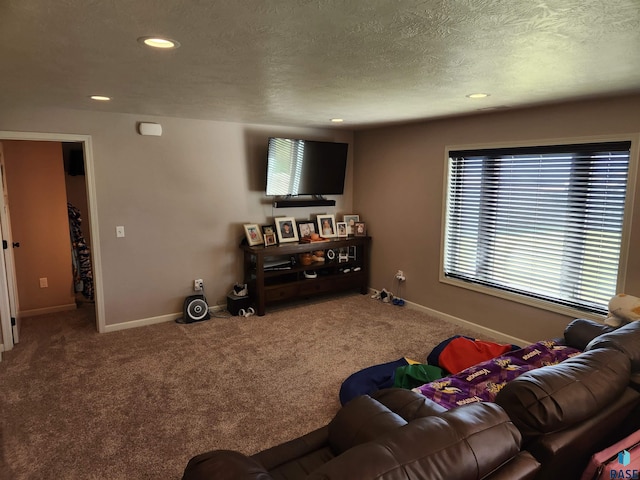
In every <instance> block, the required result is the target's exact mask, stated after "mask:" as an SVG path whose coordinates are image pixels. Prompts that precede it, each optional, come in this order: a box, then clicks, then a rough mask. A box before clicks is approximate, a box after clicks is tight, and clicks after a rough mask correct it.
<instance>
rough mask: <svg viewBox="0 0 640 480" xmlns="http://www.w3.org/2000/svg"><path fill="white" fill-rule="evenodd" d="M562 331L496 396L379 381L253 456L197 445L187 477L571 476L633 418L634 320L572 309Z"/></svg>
mask: <svg viewBox="0 0 640 480" xmlns="http://www.w3.org/2000/svg"><path fill="white" fill-rule="evenodd" d="M564 338H565V341H566V343H567V344H569V345H571V346H574V347H575V348H579V349H581V350H584V352H583V353H581V354H580V355H578V356H576V357H573V358H570V359H568V360H565V361H564V362H562V363H560V364H558V365H553V366H547V367H543V368H539V369H536V370H532V371H530V372H527V373H525V374H523V375H521V376H519V377H517V378H516V379H515V380H512V381H511V382H509V383H508V384H507V385H506V386H505V387H504V388H503V389H502V390H501V391H500V393H499V394H498V396H497V397H496V400H495V403H474V404H469V405H465V406H461V407H457V408H454V409H452V410H449V411H444V409H443V407H441V406H439V405H437V404H436V403H434V402H432V401H430V400H429V399H427V398H425V397H423V396H422V395H419V394H417V393H415V392H412V391H409V390H401V389H385V390H381V391H379V392H376V393H375V394H372V395H371V397H369V396H362V397H358V398H356V399H354V400H352V401H351V402H349V403H348V404H347V405H345V406H344V407H343V408H342V409H341V410H340V411H338V413H337V414H336V416H335V417H334V419H333V420H332V421H331V422H330V423H329V424H328V425H327V426H325V427H323V428H320V429H318V430H316V431H314V432H311V433H309V434H307V435H305V436H303V437H300V438H297V439H294V440H292V441H290V442H287V443H284V444H282V445H278V446H276V447H273V448H270V449H268V450H265V451H262V452H259V453H257V454H255V455H253V456H245V455H243V454H241V453H239V452H232V451H225V450H217V451H212V452H207V453H203V454H201V455H198V456H196V457H193V458H192V459H191V460H190V461H189V464H188V465H187V468H186V469H185V472H184V476H183V480H205V479H207V480H208V479H222V480H225V479H255V480H258V479H260V480H270V479H274V480H292V479H349V480H353V479H369V478H371V479H374V478H375V479H380V480H384V479H389V480H396V479H416V480H417V479H424V480H431V479H442V478H455V479H457V480H467V479H468V480H472V479H474V480H477V479H488V480H489V479H490V480H507V479H509V480H519V479H539V480H543V479H549V478H562V479H563V480H567V479H578V478H580V475H581V473H582V471H583V469H584V467H585V465H586V463H587V462H588V460H589V457H590V456H591V455H592V454H593V453H595V452H596V451H598V450H600V449H602V448H604V447H605V446H607V445H610V444H611V443H613V442H614V441H616V440H618V439H620V438H622V437H623V436H625V435H627V434H628V433H630V432H632V431H634V430H637V429H638V428H640V392H639V391H638V390H640V388H638V385H640V382H638V381H637V379H638V375H640V322H634V323H632V324H628V325H626V326H623V327H620V328H618V329H613V328H611V327H606V326H603V325H600V324H598V323H596V322H591V321H589V320H583V319H578V320H574V321H573V322H571V323H570V324H569V325H568V326H567V328H566V329H565V334H564Z"/></svg>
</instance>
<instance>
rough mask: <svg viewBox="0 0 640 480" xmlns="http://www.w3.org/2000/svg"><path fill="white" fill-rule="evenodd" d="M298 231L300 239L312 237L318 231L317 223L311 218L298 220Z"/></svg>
mask: <svg viewBox="0 0 640 480" xmlns="http://www.w3.org/2000/svg"><path fill="white" fill-rule="evenodd" d="M298 233H299V235H300V240H305V239H310V238H311V235H312V234H313V233H316V224H315V223H313V222H312V221H311V220H308V221H300V222H298Z"/></svg>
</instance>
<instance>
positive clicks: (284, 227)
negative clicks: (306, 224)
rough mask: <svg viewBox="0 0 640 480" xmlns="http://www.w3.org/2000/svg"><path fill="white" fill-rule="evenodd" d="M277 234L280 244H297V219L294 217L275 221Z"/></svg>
mask: <svg viewBox="0 0 640 480" xmlns="http://www.w3.org/2000/svg"><path fill="white" fill-rule="evenodd" d="M275 222H276V232H277V233H278V242H279V243H288V242H297V241H298V240H299V237H298V226H297V225H296V219H295V218H293V217H278V218H276V219H275Z"/></svg>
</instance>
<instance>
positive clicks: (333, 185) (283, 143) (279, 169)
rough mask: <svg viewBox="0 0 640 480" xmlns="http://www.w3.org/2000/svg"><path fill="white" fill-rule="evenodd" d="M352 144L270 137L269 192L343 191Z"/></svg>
mask: <svg viewBox="0 0 640 480" xmlns="http://www.w3.org/2000/svg"><path fill="white" fill-rule="evenodd" d="M348 147H349V144H347V143H338V142H318V141H313V140H297V139H292V138H274V137H272V138H270V139H269V149H268V156H267V188H266V194H267V195H275V196H278V195H286V196H290V195H314V196H322V195H340V194H342V193H344V178H345V173H346V169H347V150H348Z"/></svg>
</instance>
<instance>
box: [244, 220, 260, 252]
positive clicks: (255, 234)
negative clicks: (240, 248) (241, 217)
mask: <svg viewBox="0 0 640 480" xmlns="http://www.w3.org/2000/svg"><path fill="white" fill-rule="evenodd" d="M244 234H245V236H246V237H247V243H248V244H249V246H251V247H252V246H254V245H262V244H263V243H264V239H263V238H262V232H261V231H260V227H259V226H258V225H257V224H255V223H245V224H244Z"/></svg>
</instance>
